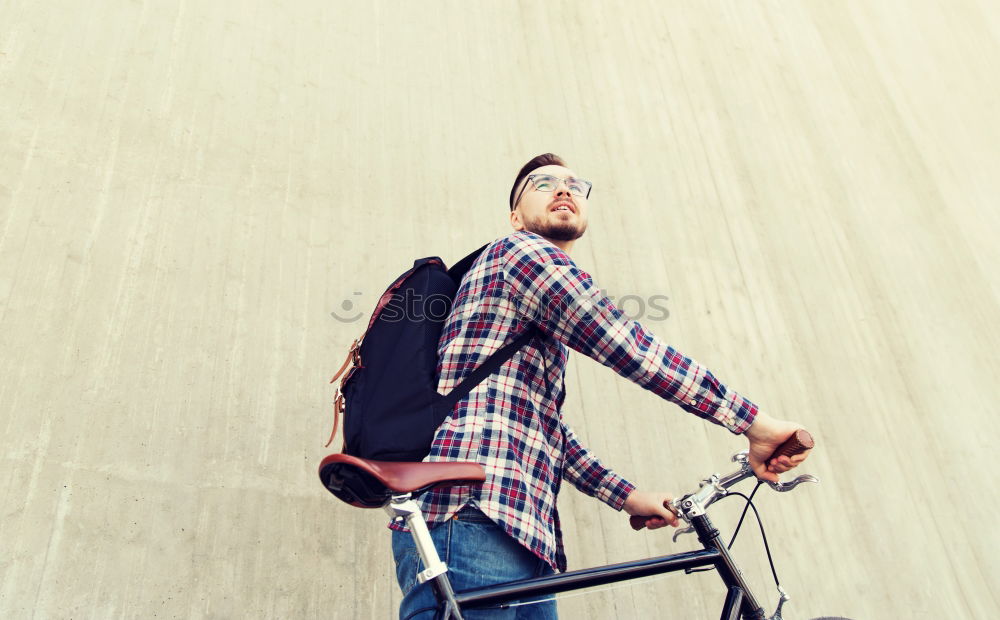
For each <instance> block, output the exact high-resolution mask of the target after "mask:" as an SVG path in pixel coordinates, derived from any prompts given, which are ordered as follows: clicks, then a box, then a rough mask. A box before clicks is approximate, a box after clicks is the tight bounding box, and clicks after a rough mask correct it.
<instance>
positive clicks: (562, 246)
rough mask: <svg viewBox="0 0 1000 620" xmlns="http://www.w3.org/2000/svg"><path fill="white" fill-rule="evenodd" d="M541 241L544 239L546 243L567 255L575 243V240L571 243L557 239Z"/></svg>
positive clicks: (546, 238)
mask: <svg viewBox="0 0 1000 620" xmlns="http://www.w3.org/2000/svg"><path fill="white" fill-rule="evenodd" d="M543 239H545V240H546V241H548V242H549V243H551V244H552V245H554V246H556V247H557V248H559V249H560V250H562V251H563V252H566V254H567V255H568V254H569V253H570V250H572V249H573V244H574V243H576V240H573V241H559V240H558V239H549V238H548V237H543Z"/></svg>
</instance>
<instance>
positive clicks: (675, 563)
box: [428, 514, 765, 620]
mask: <svg viewBox="0 0 1000 620" xmlns="http://www.w3.org/2000/svg"><path fill="white" fill-rule="evenodd" d="M691 525H692V526H693V527H694V529H695V532H696V533H697V534H698V540H699V542H701V544H702V545H704V547H705V548H704V549H703V550H700V551H688V552H684V553H676V554H672V555H666V556H661V557H658V558H649V559H644V560H635V561H632V562H623V563H621V564H611V565H608V566H598V567H594V568H585V569H582V570H576V571H570V572H566V573H560V574H553V575H547V576H545V577H538V578H535V579H523V580H520V581H511V582H508V583H501V584H497V585H493V586H486V587H483V588H476V589H474V590H465V591H462V592H458V593H455V592H453V590H452V587H451V583H450V582H449V581H448V573H446V572H445V573H441V574H439V575H437V576H435V577H434V578H433V579H429V580H428V581H430V582H431V584H432V585H433V588H434V595H435V597H436V598H437V600H438V602H439V611H438V615H437V616H436V617H437V618H440V619H443V620H461V618H462V615H461V611H460V610H461V609H463V608H464V609H468V608H472V607H486V606H490V605H500V604H503V603H509V602H511V601H516V600H518V599H524V598H529V597H535V596H544V595H547V594H557V593H559V592H567V591H570V590H580V589H583V588H589V587H593V586H599V585H604V584H608V583H616V582H619V581H626V580H629V579H638V578H640V577H648V576H651V575H659V574H663V573H671V572H676V571H681V570H689V569H693V568H700V567H707V566H714V567H715V569H716V570H717V571H718V573H719V576H720V577H721V578H722V581H723V583H724V584H725V585H726V588H727V594H726V600H725V605H724V607H723V609H722V616H721V620H740V618H741V617H742V618H743V620H765V615H764V609H763V608H762V607H761V606H760V604H759V603H758V602H757V599H756V598H755V597H754V596H753V593H752V592H751V591H750V588H749V587H748V585H747V583H746V580H745V579H744V577H743V573H742V571H740V569H739V567H738V566H737V565H736V563H735V561H734V560H733V558H732V556H731V555H730V553H729V549H728V548H727V547H726V544H725V543H724V542H723V541H722V537H721V535H720V533H719V530H717V529H716V528H715V526H713V525H712V522H711V521H710V520H709V518H708V515H705V514H701V515H697V516H693V517H691Z"/></svg>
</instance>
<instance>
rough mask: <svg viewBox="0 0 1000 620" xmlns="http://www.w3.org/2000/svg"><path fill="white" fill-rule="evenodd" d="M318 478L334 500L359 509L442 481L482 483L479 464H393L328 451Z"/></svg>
mask: <svg viewBox="0 0 1000 620" xmlns="http://www.w3.org/2000/svg"><path fill="white" fill-rule="evenodd" d="M319 478H320V480H321V481H322V482H323V486H325V487H326V488H327V490H328V491H330V492H331V493H333V494H334V495H336V496H337V498H338V499H340V500H342V501H344V502H347V503H348V504H350V505H352V506H357V507H359V508H379V507H381V506H382V505H383V504H385V503H386V502H387V501H388V500H389V498H390V497H392V496H393V495H394V494H399V493H411V494H413V495H414V496H416V495H418V494H420V493H423V492H424V491H426V490H428V489H431V488H433V487H435V486H438V485H442V484H458V483H468V482H482V481H484V480H486V471H485V470H484V469H483V466H482V465H480V464H479V463H465V462H461V463H397V462H390V461H371V460H368V459H362V458H358V457H356V456H350V455H349V454H331V455H330V456H328V457H326V458H325V459H323V461H322V462H321V463H320V465H319Z"/></svg>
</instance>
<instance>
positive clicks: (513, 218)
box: [510, 209, 524, 230]
mask: <svg viewBox="0 0 1000 620" xmlns="http://www.w3.org/2000/svg"><path fill="white" fill-rule="evenodd" d="M510 225H511V226H512V227H513V228H514V230H524V222H523V221H521V212H520V211H518V210H517V209H514V210H513V211H511V212H510Z"/></svg>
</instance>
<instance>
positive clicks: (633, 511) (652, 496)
mask: <svg viewBox="0 0 1000 620" xmlns="http://www.w3.org/2000/svg"><path fill="white" fill-rule="evenodd" d="M671 499H673V497H671V496H670V495H668V494H666V493H659V492H654V491H640V490H638V489H636V490H634V491H632V492H631V493H629V496H628V499H626V500H625V505H623V506H622V510H624V511H625V512H627V513H628V514H629V515H631V516H633V517H635V516H639V517H653V518H652V519H650V520H649V521H647V522H646V527H648V528H649V529H651V530H655V529H658V528H661V527H666V526H667V525H672V526H673V527H677V523H678V522H677V515H675V514H674V513H673V512H671V511H670V509H669V508H667V506H669V505H670V500H671Z"/></svg>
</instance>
